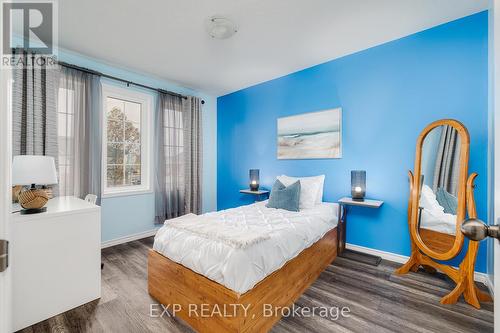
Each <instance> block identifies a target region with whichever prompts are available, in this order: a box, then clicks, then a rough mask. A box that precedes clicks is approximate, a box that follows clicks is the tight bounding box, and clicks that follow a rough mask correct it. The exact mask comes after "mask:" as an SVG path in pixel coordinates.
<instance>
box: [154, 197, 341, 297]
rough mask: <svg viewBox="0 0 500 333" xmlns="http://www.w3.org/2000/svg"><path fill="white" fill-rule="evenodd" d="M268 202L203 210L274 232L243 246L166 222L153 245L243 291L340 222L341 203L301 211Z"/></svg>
mask: <svg viewBox="0 0 500 333" xmlns="http://www.w3.org/2000/svg"><path fill="white" fill-rule="evenodd" d="M266 202H267V201H263V202H258V203H255V204H252V205H248V206H241V207H237V208H232V209H227V210H222V211H219V212H212V213H207V214H203V215H202V218H203V219H210V220H212V221H213V222H214V223H224V224H227V225H229V226H230V227H234V226H237V227H239V228H242V229H251V230H259V231H260V232H263V233H266V234H268V235H269V238H267V239H263V240H261V241H260V242H258V243H255V244H252V245H250V246H246V247H244V248H238V247H236V246H231V245H230V244H229V243H227V242H223V241H220V240H217V239H211V238H209V237H206V236H203V235H202V234H199V233H194V232H191V231H189V230H183V229H179V228H174V227H171V226H169V225H168V223H169V222H168V221H166V222H165V225H164V226H163V227H161V228H160V230H158V232H157V234H156V236H155V241H154V245H153V248H154V250H156V251H157V252H159V253H161V254H163V255H164V256H166V257H168V258H169V259H171V260H173V261H175V262H177V263H180V264H182V265H183V266H185V267H187V268H190V269H191V270H193V271H195V272H197V273H199V274H202V275H204V276H206V277H207V278H209V279H211V280H213V281H215V282H218V283H220V284H222V285H224V286H226V287H227V288H229V289H232V290H234V291H236V292H237V293H240V294H243V293H245V292H246V291H248V290H250V289H252V288H253V286H255V284H257V283H258V282H259V281H261V280H262V279H264V278H265V277H266V276H268V275H269V274H271V273H272V272H274V271H276V270H278V269H279V268H281V267H282V266H283V265H284V264H285V263H286V262H287V261H289V260H290V259H293V258H294V257H296V256H297V255H298V254H299V253H300V252H301V251H302V250H304V249H306V248H308V247H309V246H311V245H312V244H314V243H315V242H316V241H317V240H319V239H320V238H322V237H323V236H324V235H325V234H326V233H327V232H328V231H329V230H331V229H333V228H335V226H336V225H337V212H338V205H337V204H336V203H321V204H318V205H316V206H315V207H314V208H309V209H303V210H301V211H300V212H290V211H287V210H282V209H273V208H267V207H266V206H265V204H266Z"/></svg>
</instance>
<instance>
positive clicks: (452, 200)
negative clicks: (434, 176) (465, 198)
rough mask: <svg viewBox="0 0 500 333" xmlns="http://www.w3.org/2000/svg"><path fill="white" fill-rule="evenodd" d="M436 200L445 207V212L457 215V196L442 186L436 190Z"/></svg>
mask: <svg viewBox="0 0 500 333" xmlns="http://www.w3.org/2000/svg"><path fill="white" fill-rule="evenodd" d="M436 200H437V202H439V204H440V205H441V207H443V208H444V212H445V213H447V214H453V215H457V207H458V198H457V197H456V196H454V195H453V194H450V193H448V192H447V191H445V190H444V189H443V188H441V187H440V188H438V189H437V191H436Z"/></svg>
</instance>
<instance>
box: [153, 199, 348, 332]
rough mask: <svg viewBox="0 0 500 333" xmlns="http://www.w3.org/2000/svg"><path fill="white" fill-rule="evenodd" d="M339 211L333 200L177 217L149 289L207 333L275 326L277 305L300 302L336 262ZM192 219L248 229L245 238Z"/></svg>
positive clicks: (158, 244) (167, 229) (159, 247)
mask: <svg viewBox="0 0 500 333" xmlns="http://www.w3.org/2000/svg"><path fill="white" fill-rule="evenodd" d="M337 212H338V206H337V204H333V203H321V204H318V205H315V206H314V208H310V209H302V210H300V212H289V211H286V210H282V209H272V208H267V207H266V206H265V202H259V203H255V204H252V205H247V206H241V207H237V208H233V209H228V210H223V211H219V212H214V213H208V214H203V215H201V216H194V217H193V216H191V217H189V216H188V217H186V219H191V222H190V221H186V220H185V221H183V222H182V221H181V222H179V223H177V222H176V221H174V222H173V223H172V222H170V221H169V222H167V223H166V224H165V225H164V226H163V227H162V228H161V229H160V230H159V231H158V233H157V235H156V236H155V243H154V246H153V249H152V250H150V253H149V260H148V290H149V293H150V295H151V296H152V297H154V298H155V299H156V300H158V301H159V302H160V303H162V304H163V305H165V306H170V309H171V310H172V309H174V307H175V310H173V311H175V312H176V313H175V315H176V316H179V317H180V318H182V319H184V320H185V321H186V322H187V323H188V324H190V325H191V327H193V328H194V329H196V330H197V331H199V332H214V331H217V332H262V331H267V330H269V329H270V328H271V327H272V326H273V325H274V323H276V322H277V321H278V320H279V319H280V318H281V311H274V310H277V309H279V308H280V307H286V306H290V305H292V304H293V302H294V301H295V300H296V299H297V298H298V297H299V296H300V295H301V294H302V293H303V292H304V291H305V290H306V289H307V287H309V285H310V284H312V283H313V282H314V280H315V279H316V278H317V277H318V276H319V274H320V273H321V272H322V271H323V270H324V269H325V268H326V267H327V266H328V265H329V264H330V263H331V262H332V261H333V260H334V259H335V257H336V255H337V243H338V242H337V239H338V238H337V223H338V218H337ZM192 222H197V223H199V224H200V226H201V227H200V229H204V227H203V226H204V225H223V226H224V228H226V229H229V230H244V231H245V232H244V233H242V234H241V235H240V236H241V237H240V238H241V239H243V242H237V243H233V242H232V241H231V238H230V237H219V236H220V235H219V233H217V235H214V233H212V232H209V231H206V230H197V229H193V228H192V227H191V225H192ZM221 234H223V233H222V232H221ZM246 234H249V235H252V236H250V237H245V235H246ZM216 236H217V237H219V238H217V237H216ZM237 237H238V236H235V239H237ZM242 244H243V245H242Z"/></svg>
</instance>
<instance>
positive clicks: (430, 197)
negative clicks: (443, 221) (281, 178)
mask: <svg viewBox="0 0 500 333" xmlns="http://www.w3.org/2000/svg"><path fill="white" fill-rule="evenodd" d="M283 185H284V184H283ZM419 204H420V207H422V208H424V209H427V210H429V211H431V212H440V213H443V212H444V208H443V207H442V206H441V205H440V204H439V202H438V201H437V199H436V195H435V194H434V191H432V189H431V188H430V187H429V186H427V185H425V184H424V185H423V186H422V190H421V192H420V203H419Z"/></svg>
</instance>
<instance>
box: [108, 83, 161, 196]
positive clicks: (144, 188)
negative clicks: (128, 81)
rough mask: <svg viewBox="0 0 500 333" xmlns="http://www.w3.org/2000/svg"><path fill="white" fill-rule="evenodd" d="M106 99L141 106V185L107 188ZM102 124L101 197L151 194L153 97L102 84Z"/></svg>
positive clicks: (132, 90)
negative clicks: (109, 98) (114, 99)
mask: <svg viewBox="0 0 500 333" xmlns="http://www.w3.org/2000/svg"><path fill="white" fill-rule="evenodd" d="M108 97H111V98H116V99H121V100H125V101H130V102H134V103H139V104H141V185H131V186H123V187H108V177H107V161H108V133H107V132H108V121H107V100H108ZM102 102H103V109H102V114H103V122H102V124H103V125H102V197H103V198H107V197H108V198H109V197H117V196H126V195H136V194H145V193H152V185H151V179H152V177H151V175H152V173H153V172H152V169H153V163H152V160H151V157H152V153H151V152H152V143H153V138H152V133H153V124H152V114H153V96H152V95H150V94H147V93H143V92H139V91H136V90H134V89H132V88H125V87H118V86H114V85H111V84H107V83H103V84H102Z"/></svg>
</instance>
